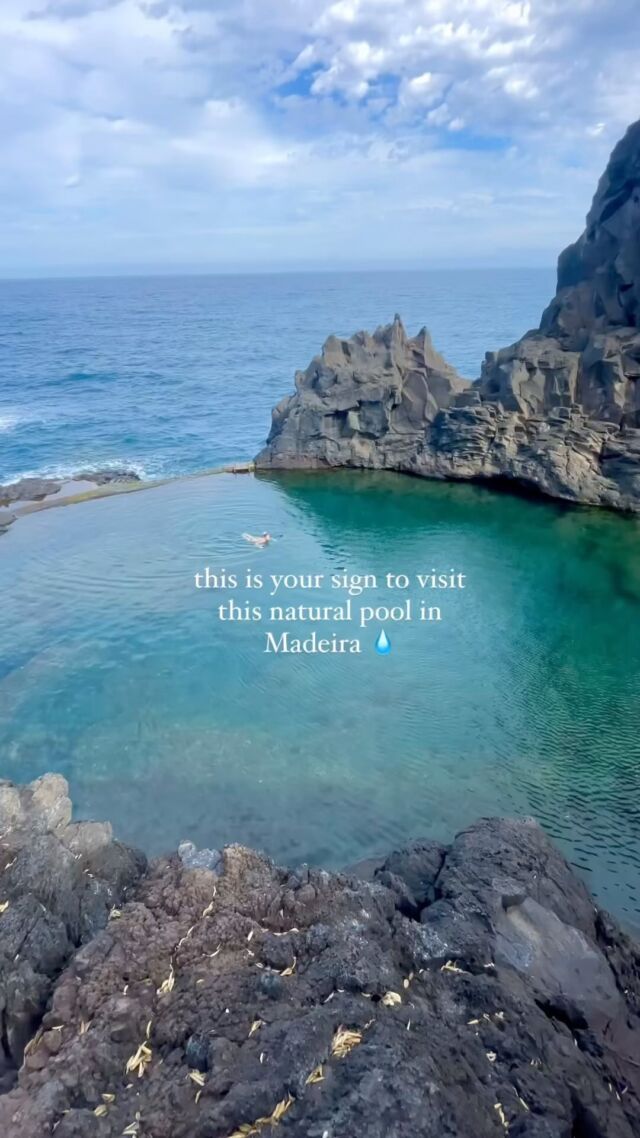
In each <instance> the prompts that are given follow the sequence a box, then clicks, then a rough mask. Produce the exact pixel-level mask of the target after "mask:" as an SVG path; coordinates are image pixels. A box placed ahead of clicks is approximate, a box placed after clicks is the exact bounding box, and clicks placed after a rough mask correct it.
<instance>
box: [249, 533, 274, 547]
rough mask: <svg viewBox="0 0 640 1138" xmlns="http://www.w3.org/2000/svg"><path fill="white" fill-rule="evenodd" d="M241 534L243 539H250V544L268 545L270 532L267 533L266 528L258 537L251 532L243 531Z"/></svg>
mask: <svg viewBox="0 0 640 1138" xmlns="http://www.w3.org/2000/svg"><path fill="white" fill-rule="evenodd" d="M242 536H243V538H244V540H245V541H250V542H251V544H252V545H259V546H263V545H268V544H269V542H270V541H271V534H270V533H267V532H266V530H265V532H264V533H263V534H261V536H260V537H256V536H255V535H254V534H252V533H243V535H242Z"/></svg>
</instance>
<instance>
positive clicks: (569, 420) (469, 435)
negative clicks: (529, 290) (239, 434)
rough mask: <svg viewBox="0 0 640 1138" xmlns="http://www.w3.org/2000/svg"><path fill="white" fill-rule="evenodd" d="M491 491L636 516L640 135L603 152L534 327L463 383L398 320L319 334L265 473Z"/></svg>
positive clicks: (637, 127) (639, 491) (278, 421)
mask: <svg viewBox="0 0 640 1138" xmlns="http://www.w3.org/2000/svg"><path fill="white" fill-rule="evenodd" d="M336 466H351V467H365V468H370V469H387V470H396V471H401V472H406V473H410V474H416V475H421V476H423V477H425V478H438V479H454V480H457V479H471V480H478V481H494V482H495V481H501V482H506V483H511V484H512V485H513V486H514V487H515V486H521V487H525V488H528V489H531V490H535V491H538V492H541V493H543V494H546V495H549V496H551V497H555V498H561V499H564V500H566V501H571V502H583V503H587V504H592V505H599V506H608V507H612V508H615V509H619V510H626V511H633V512H639V511H640V122H637V123H635V124H634V125H633V126H631V127H630V128H629V130H628V131H627V133H626V135H625V137H624V138H623V139H622V140H621V142H619V143H618V145H617V146H616V147H615V149H614V151H613V154H612V155H611V158H610V161H609V164H608V166H607V169H606V171H605V173H604V175H603V177H602V178H601V180H600V183H599V185H598V188H597V191H596V194H595V197H594V199H593V204H592V206H591V209H590V211H589V214H588V217H587V225H586V229H585V232H584V233H583V235H582V236H581V237H580V239H579V240H578V241H577V242H575V244H573V245H570V246H569V247H568V248H567V249H565V250H564V252H563V253H562V254H561V255H560V258H559V261H558V284H557V291H556V295H555V298H554V299H553V300H552V302H551V304H550V305H549V307H548V308H547V309H546V311H545V312H544V314H543V316H542V320H541V323H540V327H539V328H538V329H537V330H536V331H532V332H527V334H526V335H525V336H524V337H523V338H522V339H521V340H519V341H518V343H516V344H513V345H512V346H511V347H509V348H503V349H502V350H501V351H498V352H487V354H486V357H485V361H484V363H483V365H482V374H481V377H480V379H478V380H477V381H476V382H475V383H473V384H471V383H468V382H467V381H466V380H463V379H462V378H461V377H460V376H459V375H457V373H456V372H455V370H454V368H452V367H451V366H450V365H449V364H447V363H446V361H445V360H444V359H443V358H442V356H439V355H438V353H437V352H435V351H434V349H433V346H432V344H431V341H430V339H429V336H428V333H427V332H426V330H425V329H423V330H422V331H421V332H420V333H419V334H418V336H416V337H415V338H412V339H410V338H409V337H408V336H407V334H406V332H405V330H404V327H403V326H402V322H401V321H400V318H399V317H396V319H395V321H394V323H393V324H391V325H388V326H387V327H384V328H379V329H378V330H377V331H376V332H375V333H374V334H373V335H369V334H368V333H366V332H360V333H358V334H356V335H355V336H354V337H352V339H350V340H341V339H338V338H337V337H335V336H332V337H330V338H329V339H328V340H327V342H326V343H325V345H324V348H323V350H322V354H321V355H320V356H319V357H317V358H316V359H314V360H313V361H312V362H311V364H310V365H309V367H308V368H307V370H306V371H305V372H298V373H297V375H296V393H295V394H294V395H292V396H289V397H287V398H286V399H284V400H283V401H282V402H281V403H279V404H278V406H277V407H276V408H275V409H274V411H273V423H272V427H271V433H270V435H269V438H268V440H267V445H266V447H265V449H264V450H263V451H262V452H261V453H260V454H259V455H258V456H257V458H256V467H258V468H263V469H288V468H323V467H336Z"/></svg>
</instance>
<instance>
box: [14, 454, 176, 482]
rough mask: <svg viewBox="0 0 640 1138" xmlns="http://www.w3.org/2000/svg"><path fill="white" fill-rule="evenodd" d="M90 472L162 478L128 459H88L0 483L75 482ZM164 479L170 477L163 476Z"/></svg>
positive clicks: (23, 473)
mask: <svg viewBox="0 0 640 1138" xmlns="http://www.w3.org/2000/svg"><path fill="white" fill-rule="evenodd" d="M88 470H96V471H104V470H131V471H133V473H134V474H137V475H138V478H139V479H140V480H141V481H142V482H149V481H151V480H152V479H153V478H159V477H161V475H160V474H159V473H158V472H157V471H153V470H151V469H150V468H149V467H147V466H143V464H142V463H141V462H135V461H132V460H131V459H128V458H121V459H117V458H114V459H107V460H105V461H100V460H99V459H86V460H85V461H84V462H78V463H76V464H74V465H65V464H63V465H51V466H40V467H38V469H37V470H20V471H17V472H16V473H13V474H11V475H8V476H5V477H4V478H2V477H0V482H4V483H12V482H20V481H21V480H22V479H23V478H52V479H54V481H56V482H73V481H74V480H75V479H77V478H78V477H79V475H80V474H82V472H83V471H88ZM162 477H168V476H167V475H166V474H163V475H162Z"/></svg>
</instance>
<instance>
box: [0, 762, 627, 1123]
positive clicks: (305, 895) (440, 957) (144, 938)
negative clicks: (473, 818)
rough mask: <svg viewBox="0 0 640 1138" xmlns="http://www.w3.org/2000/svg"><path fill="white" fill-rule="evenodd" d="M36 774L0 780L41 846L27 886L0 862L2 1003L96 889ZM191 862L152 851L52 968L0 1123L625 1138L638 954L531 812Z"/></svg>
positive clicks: (58, 806) (63, 817) (3, 1098)
mask: <svg viewBox="0 0 640 1138" xmlns="http://www.w3.org/2000/svg"><path fill="white" fill-rule="evenodd" d="M41 788H42V784H41V783H40V784H33V785H32V787H31V788H29V789H28V790H27V791H19V790H18V789H17V788H12V787H11V786H10V785H9V784H5V785H4V787H3V789H2V794H3V810H4V820H5V826H6V827H7V831H6V833H5V838H4V841H5V842H6V841H8V842H9V844H10V846H11V852H12V858H11V860H12V861H13V858H14V857H16V856H17V857H22V858H28V857H30V856H31V855H30V854H29V850H30V848H31V847H32V846H34V845H35V846H36V848H37V844H38V842H41V841H42V840H43V838H44V837H48V838H50V839H51V840H55V841H56V842H57V843H58V846H59V848H58V846H57V847H56V849H57V851H58V852H57V853H56V855H55V856H56V858H57V860H56V861H55V862H53V863H51V865H52V869H51V872H50V874H49V878H48V884H47V888H46V890H45V887H44V882H43V881H42V880H41V879H39V878H38V873H37V872H36V871H32V872H31V875H30V876H25V874H24V873H23V874H22V878H21V883H20V880H18V879H16V878H15V877H14V876H7V875H8V874H9V875H11V874H15V872H16V869H17V865H18V863H15V864H13V865H12V866H11V867H10V868H8V867H7V868H5V870H4V872H3V873H1V874H0V882H2V886H1V888H2V896H6V898H7V900H8V901H9V908H7V909H5V910H4V911H3V912H2V914H1V915H0V954H1V955H0V972H1V973H2V988H1V989H0V990H1V991H2V993H3V997H2V998H3V999H4V1001H5V1005H4V1006H5V1008H6V1006H7V1003H6V1001H7V999H8V996H7V993H11V992H12V991H13V990H14V988H13V985H12V983H11V982H10V980H9V979H8V976H9V977H10V976H11V975H12V974H13V971H12V970H13V969H14V968H15V967H16V964H15V958H16V956H18V957H19V958H20V959H22V958H23V957H27V958H28V959H29V960H30V961H31V960H32V959H33V952H34V949H33V948H32V947H31V945H30V943H29V936H30V937H31V941H34V942H35V941H38V942H39V943H40V945H41V947H40V949H39V952H40V957H42V956H43V955H44V954H45V946H46V945H47V944H48V943H49V941H50V940H51V938H50V937H48V934H47V933H46V931H45V926H44V922H45V920H49V921H50V920H51V919H52V914H53V913H57V914H60V913H62V911H64V914H65V915H64V917H62V916H60V917H59V920H60V923H61V925H63V926H64V929H65V930H68V928H69V927H70V926H71V925H72V924H73V921H72V920H71V916H70V915H69V908H70V906H71V907H72V906H73V905H75V906H76V908H75V909H74V910H73V913H74V915H75V916H74V919H75V930H76V931H75V933H74V935H75V941H76V942H78V940H80V939H82V937H80V936H79V935H78V933H77V929H78V914H81V913H83V912H85V911H86V909H85V907H84V904H85V902H84V899H85V898H86V897H87V896H88V894H90V893H91V892H92V891H93V889H94V888H95V889H96V890H100V900H99V902H98V901H96V902H92V905H91V907H90V911H91V912H92V913H93V912H94V909H97V908H99V910H100V918H99V920H98V921H97V924H98V925H100V924H104V916H105V910H106V908H107V905H108V904H109V902H110V901H112V900H113V896H110V897H108V898H106V897H105V896H104V894H103V892H102V889H103V885H102V883H103V882H104V880H105V868H104V865H105V863H104V860H103V861H102V862H101V863H100V866H99V867H98V866H97V865H96V863H95V861H93V862H89V863H86V864H85V859H87V858H88V857H89V856H92V857H94V858H95V857H96V856H97V853H96V851H95V850H94V851H93V853H92V854H90V849H91V843H90V842H89V837H88V835H89V834H90V832H91V831H90V830H87V831H85V832H84V837H82V838H81V839H80V838H78V841H80V846H79V845H77V844H76V842H75V841H74V840H71V835H70V834H69V833H68V831H69V827H70V823H69V821H68V805H67V802H68V800H67V799H66V794H65V795H62V797H61V798H58V797H57V796H56V795H55V794H52V793H51V791H52V789H53V788H52V784H51V783H49V784H45V793H44V795H43V792H42V789H41ZM43 798H44V802H43V801H42V800H43ZM34 799H38V800H39V804H38V806H37V808H33V807H32V803H33V801H34ZM29 812H31V813H30V816H31V817H32V818H33V819H34V827H35V828H34V829H33V831H32V833H31V838H30V840H29V842H27V843H25V841H24V837H23V839H22V840H19V839H18V838H17V837H16V836H15V835H16V834H20V833H22V834H23V835H24V834H25V829H24V824H25V816H26V815H28V814H29ZM89 825H91V824H89ZM79 833H80V831H76V834H79ZM96 833H98V832H96ZM51 848H52V849H53V846H52V847H51ZM100 848H101V849H104V848H108V849H111V848H112V847H111V843H110V839H109V842H108V843H107V844H106V847H105V846H100ZM63 851H66V852H69V853H70V854H71V856H72V858H78V860H77V862H74V864H76V865H78V866H79V868H78V870H77V873H76V876H75V877H74V878H71V877H70V876H69V874H68V873H67V872H66V871H65V872H64V873H62V874H61V873H60V872H59V871H58V868H57V867H58V864H65V863H66V861H65V852H63ZM78 855H79V856H78ZM201 855H202V856H198V853H197V851H195V850H194V849H193V847H192V846H190V845H189V844H188V843H184V844H183V846H182V847H181V856H173V857H169V858H164V859H160V860H158V861H157V862H155V863H154V864H153V865H152V866H151V868H150V870H149V871H148V872H147V873H146V874H144V875H143V876H142V877H140V878H139V880H138V882H137V884H134V886H133V889H132V890H131V891H130V893H129V897H128V900H125V901H124V902H122V901H120V902H118V903H117V905H114V906H112V908H111V909H110V919H109V921H108V924H107V925H106V927H103V928H102V929H101V931H98V932H97V933H96V935H94V936H93V938H92V939H86V938H85V940H84V943H83V944H82V946H81V947H80V948H79V950H78V951H76V952H75V955H73V956H72V958H71V959H70V960H69V961H68V963H67V965H66V967H64V969H63V970H62V972H61V974H60V975H59V977H58V979H57V980H56V981H55V985H54V986H53V991H52V992H51V994H50V996H48V997H46V1011H45V1014H44V1016H43V1018H42V1022H41V1024H40V1027H39V1029H38V1030H37V1031H36V1033H35V1035H34V1037H33V1038H32V1040H31V1041H30V1043H29V1045H28V1046H27V1048H26V1051H25V1054H24V1062H23V1065H22V1067H21V1070H20V1073H19V1076H18V1081H17V1085H15V1086H13V1087H11V1089H6V1084H5V1090H6V1093H4V1094H2V1093H0V1133H1V1134H2V1135H3V1136H6V1138H42V1136H43V1135H46V1134H51V1133H53V1132H54V1131H55V1133H56V1135H57V1138H84V1136H85V1135H86V1136H89V1135H91V1136H92V1138H93V1136H95V1135H99V1136H103V1138H115V1136H116V1135H118V1136H119V1135H123V1134H124V1135H128V1136H132V1138H133V1136H138V1138H145V1136H152V1138H187V1136H189V1138H230V1136H232V1138H251V1136H254V1135H260V1134H264V1135H267V1134H271V1133H272V1131H273V1128H274V1127H275V1126H276V1125H277V1124H278V1123H281V1124H282V1129H283V1133H289V1134H291V1135H299V1136H300V1138H302V1136H304V1138H322V1136H323V1135H325V1136H329V1138H339V1136H345V1138H346V1136H351V1135H367V1138H391V1136H392V1138H442V1136H443V1135H445V1134H446V1135H450V1136H451V1138H469V1136H470V1135H473V1138H497V1136H499V1135H504V1134H505V1133H507V1132H508V1133H509V1134H512V1135H517V1136H519V1138H570V1136H573V1138H587V1136H589V1138H633V1136H634V1135H638V1134H639V1133H640V1104H639V1099H638V1093H639V1091H640V1079H639V1075H640V1070H639V1067H638V1061H637V1057H638V1053H639V1043H640V956H639V954H638V949H637V947H636V946H635V945H634V944H632V942H631V941H630V940H629V939H628V938H627V937H626V936H625V935H624V934H623V933H622V932H621V930H620V929H619V928H618V927H617V925H616V924H615V922H613V921H612V920H611V918H610V917H608V916H607V915H606V914H605V913H603V912H600V911H599V910H597V909H595V908H594V905H593V903H592V901H591V899H590V897H589V896H588V894H587V892H586V890H585V888H584V886H583V885H582V883H581V882H580V881H578V880H577V879H576V877H575V876H574V875H573V873H572V871H571V870H570V868H569V866H568V865H567V863H566V862H565V861H564V859H563V858H562V857H561V855H560V854H559V853H558V851H557V850H556V849H555V848H554V847H553V846H552V845H551V843H550V842H549V841H548V839H547V838H546V837H545V835H544V834H543V832H542V831H541V830H540V828H539V827H538V826H537V825H536V824H535V823H534V822H533V821H531V820H522V821H517V822H515V821H504V820H496V819H489V820H484V821H481V822H478V823H477V824H476V825H474V826H472V827H470V828H469V829H468V830H466V831H464V832H463V833H462V834H460V835H458V837H457V838H456V839H455V841H454V842H453V844H452V845H450V846H449V847H445V846H441V845H439V844H437V843H435V842H431V841H429V840H428V839H424V840H422V841H419V842H414V843H412V844H411V845H409V846H407V847H406V848H405V849H404V850H400V851H397V852H396V853H394V854H392V855H391V856H390V857H388V858H386V859H383V860H381V861H380V862H379V863H375V862H373V863H368V865H367V867H366V868H365V869H363V868H360V869H359V870H358V869H354V870H352V871H351V872H349V873H345V874H329V873H325V872H323V871H322V870H315V869H309V868H308V867H306V866H302V867H300V868H298V869H296V870H294V871H291V870H287V869H281V868H278V867H276V866H274V865H273V864H272V863H271V862H270V861H269V860H267V859H266V858H265V857H263V856H261V855H259V854H257V853H254V852H252V851H250V850H247V849H244V848H242V847H240V846H230V847H227V848H226V849H225V850H224V851H223V852H222V854H220V853H219V852H218V851H217V850H215V849H213V850H209V851H201ZM112 856H115V855H112ZM118 856H120V855H118ZM130 856H131V855H130ZM89 864H90V865H91V867H92V868H91V871H90V872H91V874H93V876H90V875H89V874H87V873H86V872H85V871H84V870H83V869H82V868H81V867H83V866H84V867H85V869H86V868H87V866H88V865H89ZM129 866H130V868H129V869H128V871H127V877H128V878H129V880H131V878H132V877H134V878H135V875H136V873H137V872H138V871H139V868H140V867H139V863H138V862H137V860H136V859H135V858H134V859H133V862H132V863H129ZM39 872H41V871H39ZM87 878H88V880H87ZM92 882H99V883H100V884H97V885H95V886H94V885H92ZM33 898H36V902H37V905H39V912H42V914H43V915H42V916H40V915H39V913H38V914H36V913H35V910H34V918H33V919H34V927H33V932H32V933H29V934H28V935H27V936H23V939H22V940H21V941H20V943H19V944H18V943H17V941H16V940H15V939H11V927H12V926H11V925H10V924H7V921H8V920H10V919H11V913H12V910H13V911H14V912H15V911H16V910H18V909H19V907H20V906H22V905H26V904H32V903H33ZM45 912H46V913H47V914H48V916H47V917H46V918H45V916H44V913H45ZM36 922H40V924H38V923H36ZM95 923H96V922H95V920H94V924H95ZM39 930H42V931H39ZM59 935H60V937H62V933H61V932H60V934H59ZM30 954H31V955H30ZM60 955H61V953H60V952H59V951H58V952H57V955H56V953H52V958H51V961H48V962H47V968H48V973H49V975H51V973H52V971H54V970H56V969H58V970H59V963H58V962H59V959H60ZM54 957H55V960H54ZM44 967H45V966H44V964H43V963H42V961H41V962H40V963H39V965H38V966H37V967H36V966H35V965H32V970H33V974H34V977H35V976H37V975H42V974H43V970H44ZM25 975H26V966H25ZM32 983H33V987H34V991H35V992H37V993H39V995H38V999H39V1004H38V1006H39V1008H40V1013H41V1012H42V1008H43V996H42V994H40V991H39V989H37V987H36V981H35V979H34V980H33V982H32ZM6 1020H7V1013H6V1011H4V1012H3V1023H5V1024H6ZM5 1037H6V1027H5ZM4 1046H5V1048H6V1043H5V1044H4ZM14 1049H15V1045H14Z"/></svg>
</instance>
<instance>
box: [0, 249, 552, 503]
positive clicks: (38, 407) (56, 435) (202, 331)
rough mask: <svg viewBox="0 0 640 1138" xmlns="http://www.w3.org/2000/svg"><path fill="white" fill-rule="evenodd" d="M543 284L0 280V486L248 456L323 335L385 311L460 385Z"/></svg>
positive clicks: (518, 279)
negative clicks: (28, 477) (433, 350)
mask: <svg viewBox="0 0 640 1138" xmlns="http://www.w3.org/2000/svg"><path fill="white" fill-rule="evenodd" d="M553 291H554V273H553V271H552V270H548V271H547V270H540V269H535V270H532V269H527V270H511V269H509V270H507V269H505V270H486V271H482V270H468V271H453V270H451V271H441V272H402V273H401V272H397V273H335V274H332V273H320V274H310V273H309V274H274V275H270V276H269V275H254V276H208V277H205V276H203V277H153V278H151V277H150V278H142V277H140V278H134V277H130V278H101V279H86V280H85V279H77V280H42V281H0V482H6V481H8V480H10V479H14V478H17V477H20V476H22V475H25V474H51V475H65V476H68V475H70V474H73V473H74V472H75V471H77V470H78V469H82V468H83V467H87V466H93V467H96V466H100V467H104V466H110V465H113V466H118V465H122V464H126V465H130V466H133V467H134V468H135V469H137V470H138V471H139V472H140V474H141V475H142V476H145V477H149V478H152V477H159V476H167V475H173V474H185V473H191V472H193V471H197V470H202V469H206V468H209V467H212V466H217V465H221V464H224V463H228V462H233V461H239V460H244V459H249V458H252V457H253V456H254V455H255V454H256V452H257V451H258V450H259V449H260V446H261V444H262V442H263V441H264V439H265V437H266V435H267V433H268V430H269V423H270V415H271V408H272V407H273V406H274V404H275V403H277V402H278V401H279V400H280V399H281V398H282V397H283V395H285V394H287V393H288V392H289V391H291V390H293V379H294V373H295V371H296V370H297V369H303V368H306V366H307V364H308V363H309V362H310V360H311V359H312V357H313V356H314V355H315V354H316V353H317V352H318V351H319V350H320V348H321V345H322V343H323V342H324V340H325V339H326V338H327V336H329V335H330V334H331V333H336V334H338V335H344V336H347V335H351V333H353V332H355V331H357V330H359V329H361V328H367V329H370V330H372V329H373V328H375V327H376V326H377V325H378V324H384V323H387V322H388V321H390V320H392V319H393V316H394V314H395V313H396V312H398V313H399V314H400V315H401V316H402V318H403V319H404V321H405V324H406V326H407V329H408V330H409V331H410V332H411V333H415V332H417V331H418V330H419V329H420V328H421V327H422V326H423V325H425V324H426V325H427V327H428V328H429V330H430V332H431V334H432V337H433V340H434V343H435V346H436V347H437V348H438V350H439V351H441V352H443V353H444V355H445V356H447V358H448V359H449V360H450V361H451V362H452V363H453V364H454V365H455V366H456V367H457V368H458V369H459V370H460V371H461V373H462V374H463V375H465V376H466V377H468V378H476V376H478V375H479V373H480V364H481V362H482V359H483V356H484V353H485V351H486V350H487V349H495V348H499V347H503V346H506V345H507V344H509V343H512V342H513V341H514V340H516V339H518V337H519V336H521V335H522V334H523V333H524V332H525V331H527V329H528V328H530V327H534V326H535V325H537V323H538V321H539V318H540V313H541V312H542V309H543V308H544V306H545V304H546V303H547V302H548V300H549V298H550V297H551V296H552V295H553Z"/></svg>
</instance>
